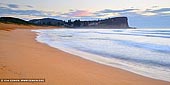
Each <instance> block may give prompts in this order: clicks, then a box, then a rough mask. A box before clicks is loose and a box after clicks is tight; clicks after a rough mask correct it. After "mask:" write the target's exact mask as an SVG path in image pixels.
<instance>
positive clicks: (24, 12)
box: [0, 7, 47, 16]
mask: <svg viewBox="0 0 170 85" xmlns="http://www.w3.org/2000/svg"><path fill="white" fill-rule="evenodd" d="M0 15H31V16H47V15H45V13H44V12H43V11H38V10H16V9H15V10H14V9H11V8H7V7H0Z"/></svg>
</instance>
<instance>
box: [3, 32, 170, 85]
mask: <svg viewBox="0 0 170 85" xmlns="http://www.w3.org/2000/svg"><path fill="white" fill-rule="evenodd" d="M35 37H36V33H34V32H31V30H30V29H15V30H11V31H4V30H0V48H1V49H0V78H1V79H3V78H7V79H10V78H17V79H22V78H33V79H35V78H44V79H45V82H41V83H37V82H36V83H9V82H6V83H2V82H0V85H4V84H6V85H8V84H9V85H11V84H15V85H16V84H21V85H23V84H26V85H32V84H35V85H37V84H39V85H170V82H165V81H160V80H155V79H151V78H147V77H143V76H140V75H137V74H134V73H131V72H127V71H124V70H121V69H118V68H113V67H109V66H106V65H102V64H97V63H95V62H92V61H88V60H85V59H82V58H80V57H78V56H74V55H72V54H69V53H65V52H63V51H60V50H57V49H55V48H51V47H49V46H47V45H46V44H42V43H39V42H36V40H35Z"/></svg>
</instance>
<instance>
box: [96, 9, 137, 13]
mask: <svg viewBox="0 0 170 85" xmlns="http://www.w3.org/2000/svg"><path fill="white" fill-rule="evenodd" d="M134 10H138V9H122V10H112V9H104V10H101V11H98V13H122V12H130V11H134Z"/></svg>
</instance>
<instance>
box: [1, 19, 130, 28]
mask: <svg viewBox="0 0 170 85" xmlns="http://www.w3.org/2000/svg"><path fill="white" fill-rule="evenodd" d="M0 22H1V23H13V24H23V25H38V26H57V27H66V28H131V27H129V24H128V18H127V17H114V18H107V19H103V20H93V21H81V20H75V21H72V20H68V21H63V20H58V19H53V18H43V19H32V20H29V21H25V20H22V19H19V18H14V17H0Z"/></svg>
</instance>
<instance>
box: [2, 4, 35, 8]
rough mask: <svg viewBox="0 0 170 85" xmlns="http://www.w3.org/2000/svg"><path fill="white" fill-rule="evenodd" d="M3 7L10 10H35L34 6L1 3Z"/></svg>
mask: <svg viewBox="0 0 170 85" xmlns="http://www.w3.org/2000/svg"><path fill="white" fill-rule="evenodd" d="M0 6H1V7H8V8H11V9H12V8H14V9H18V8H33V6H31V5H18V4H5V3H0Z"/></svg>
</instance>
